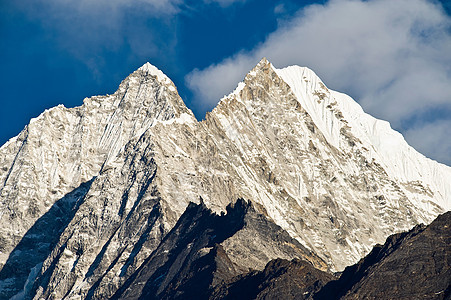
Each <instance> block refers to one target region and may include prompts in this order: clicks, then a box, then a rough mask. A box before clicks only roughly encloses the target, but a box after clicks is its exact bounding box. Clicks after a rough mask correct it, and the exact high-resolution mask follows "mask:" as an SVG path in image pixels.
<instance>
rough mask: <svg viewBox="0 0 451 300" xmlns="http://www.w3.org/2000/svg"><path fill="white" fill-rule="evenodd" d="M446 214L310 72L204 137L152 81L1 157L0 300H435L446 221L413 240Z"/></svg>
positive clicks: (212, 116) (444, 199)
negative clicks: (278, 299) (387, 280)
mask: <svg viewBox="0 0 451 300" xmlns="http://www.w3.org/2000/svg"><path fill="white" fill-rule="evenodd" d="M450 207H451V168H450V167H448V166H446V165H443V164H440V163H438V162H435V161H433V160H430V159H428V158H426V157H424V156H423V155H422V154H420V153H418V152H416V151H415V150H414V149H413V148H412V147H410V146H409V145H408V144H407V143H406V142H405V140H404V138H403V137H402V135H401V134H399V133H398V132H396V131H394V130H392V129H391V128H390V125H389V124H388V123H387V122H385V121H381V120H378V119H375V118H373V117H371V116H370V115H368V114H366V113H364V112H363V110H362V108H361V107H360V106H359V105H358V104H357V103H356V102H355V101H354V100H353V99H351V98H350V97H349V96H347V95H344V94H341V93H338V92H335V91H332V90H329V89H328V88H327V87H326V85H325V84H324V83H323V82H322V81H321V80H320V79H319V78H318V77H317V76H316V75H315V74H314V72H313V71H311V70H309V69H308V68H302V67H298V66H291V67H287V68H284V69H277V68H275V67H274V66H273V65H272V64H271V63H270V62H268V61H267V60H266V59H262V60H261V61H260V62H259V63H258V64H257V66H256V67H255V68H254V69H253V70H251V71H250V72H249V73H248V74H247V75H246V77H245V78H244V80H243V82H240V83H239V84H238V87H237V88H236V90H235V91H233V92H232V93H231V94H230V95H228V96H226V97H224V98H223V99H221V101H220V102H219V104H218V105H217V107H216V108H215V109H213V111H211V112H209V113H207V115H206V117H205V120H203V121H201V122H199V121H197V120H196V118H195V117H194V115H193V113H192V112H191V111H190V110H189V109H188V108H187V107H186V106H185V104H184V103H183V101H182V99H181V98H180V96H179V95H178V93H177V89H176V87H175V86H174V84H173V83H172V81H171V80H170V79H169V78H168V77H167V76H166V75H164V74H163V73H162V72H161V71H160V70H158V69H157V68H156V67H154V66H152V65H150V64H149V63H146V64H145V65H144V66H142V67H141V68H139V69H138V70H136V71H135V72H133V73H132V74H131V75H130V76H128V77H127V78H126V79H125V80H124V81H123V82H122V83H121V84H120V86H119V88H118V90H117V91H116V92H115V93H114V94H112V95H106V96H95V97H91V98H86V99H85V100H84V101H83V105H81V106H79V107H75V108H70V109H69V108H65V107H64V106H62V105H60V106H57V107H54V108H52V109H50V110H46V111H45V112H43V113H42V114H41V115H40V116H39V117H37V118H35V119H32V120H31V121H30V123H29V124H28V125H27V126H26V127H25V129H24V130H23V131H22V132H21V133H20V134H19V135H18V136H17V137H14V138H12V139H11V140H10V141H8V142H7V143H6V144H5V145H3V146H2V147H1V148H0V226H1V228H2V230H1V231H0V299H10V298H13V299H105V298H114V299H153V298H157V299H176V298H179V299H223V298H227V299H237V298H242V299H254V298H255V299H261V298H274V297H278V296H280V297H283V298H286V299H289V298H296V299H330V298H334V297H335V298H337V299H338V298H340V297H344V298H345V299H361V298H381V299H382V298H384V297H385V298H387V299H388V298H404V299H407V298H409V297H412V296H413V295H420V294H421V295H423V296H424V297H426V298H430V299H446V297H449V295H450V289H449V285H450V272H449V270H450V267H449V261H448V260H449V258H448V257H449V247H448V245H449V244H450V243H449V242H450V237H449V234H450V230H449V229H450V227H449V226H450V220H449V213H446V214H444V215H441V216H440V217H439V218H438V219H437V220H436V221H435V222H434V223H432V225H429V226H428V227H426V225H422V226H419V224H421V223H423V224H430V223H431V222H432V221H433V220H434V219H435V218H437V216H439V215H440V214H443V213H445V212H446V211H448V210H449V209H450ZM434 224H435V225H434ZM437 224H439V225H437ZM412 228H414V229H412ZM411 229H412V230H411ZM409 230H411V231H409ZM403 231H404V232H407V231H408V233H400V232H403ZM393 234H395V235H394V236H391V235H393ZM389 236H391V237H390V238H389V239H388V240H387V242H386V243H385V244H384V245H383V246H380V245H378V246H375V245H376V244H382V243H384V241H386V239H387V237H389ZM374 246H375V248H373V247H374ZM367 254H368V256H366V257H365V255H367ZM364 257H365V258H364ZM405 257H408V258H409V259H405ZM353 264H355V265H353ZM352 265H353V266H352ZM343 270H344V271H343ZM337 271H340V272H341V271H343V273H342V274H341V276H338V273H336V272H337ZM425 272H427V273H425ZM421 274H423V275H421ZM390 276H392V277H390ZM389 277H390V278H391V279H390V280H392V281H393V282H391V284H384V285H382V284H379V283H378V282H383V280H384V278H389ZM437 278H440V280H439V279H437ZM398 279H399V280H398ZM403 280H404V281H403ZM409 280H410V281H409ZM414 282H419V284H418V285H416V286H415V285H414ZM406 287H408V288H406ZM423 296H421V297H423ZM415 297H416V296H415ZM421 297H419V298H421Z"/></svg>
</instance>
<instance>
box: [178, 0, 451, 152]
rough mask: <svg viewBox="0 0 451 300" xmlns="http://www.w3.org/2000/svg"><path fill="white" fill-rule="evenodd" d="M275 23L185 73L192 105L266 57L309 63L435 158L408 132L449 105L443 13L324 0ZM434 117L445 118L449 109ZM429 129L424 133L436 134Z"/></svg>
mask: <svg viewBox="0 0 451 300" xmlns="http://www.w3.org/2000/svg"><path fill="white" fill-rule="evenodd" d="M280 24H281V25H280V26H279V28H278V29H277V30H276V31H275V32H273V33H272V34H270V35H269V36H268V37H267V39H266V41H265V42H263V43H262V44H261V45H259V46H257V47H256V48H255V49H253V50H252V51H249V52H240V53H237V54H235V55H234V56H233V57H230V58H227V59H225V60H223V61H222V62H220V63H217V64H214V65H211V66H210V67H208V68H206V69H204V70H194V71H193V72H191V73H190V74H188V75H187V77H186V82H187V85H188V86H189V87H190V88H191V89H192V90H193V91H194V92H195V94H196V96H197V98H198V99H199V102H200V105H203V106H207V107H212V106H213V105H214V104H215V103H216V102H217V100H218V99H219V98H221V97H222V96H223V95H224V94H227V93H229V92H230V91H231V90H233V88H234V86H233V82H235V85H236V82H238V81H240V80H242V78H243V77H244V75H245V74H246V72H247V71H248V70H249V69H250V68H251V67H252V66H253V65H254V64H255V63H256V62H257V61H258V60H259V59H260V58H261V57H263V56H266V57H268V59H269V60H270V61H271V62H273V63H274V64H275V65H276V66H277V67H283V66H287V65H292V64H298V65H302V66H308V67H310V68H312V69H313V70H315V72H317V73H318V74H319V75H320V77H321V78H322V79H323V80H324V81H325V82H326V84H328V86H329V87H331V88H333V89H336V90H339V91H343V92H346V93H348V94H350V95H352V96H353V97H354V98H356V99H357V100H358V101H359V102H360V104H361V105H362V106H363V107H364V109H365V110H366V111H367V112H369V113H370V114H372V115H375V116H376V117H379V118H382V119H386V120H389V121H390V122H391V123H392V125H394V126H395V127H396V128H399V129H403V130H407V129H409V131H408V132H409V135H408V137H407V139H408V141H409V142H411V143H412V144H413V146H415V147H417V148H418V149H423V150H424V151H428V152H424V153H425V154H426V155H428V156H432V157H437V156H436V153H432V152H431V150H430V149H429V148H428V147H425V146H424V145H423V144H422V143H423V142H422V140H421V139H420V138H414V137H415V136H420V134H418V135H416V134H415V130H417V129H418V130H420V129H419V127H418V126H419V125H418V124H420V123H418V122H421V124H423V126H422V128H428V125H429V123H428V120H427V119H426V116H429V117H430V114H431V111H437V110H448V111H450V112H451V55H449V53H451V34H450V32H451V30H450V28H451V27H450V24H451V20H450V17H449V16H448V15H446V14H445V13H444V12H443V10H442V8H441V7H440V6H439V5H438V4H437V3H435V2H431V1H427V0H396V1H393V0H372V1H360V0H332V1H330V2H328V3H327V4H325V5H312V6H309V7H307V8H305V9H303V10H302V11H299V12H298V14H297V15H296V16H295V17H294V18H292V19H291V20H288V21H283V20H281V22H280ZM440 117H441V118H442V119H443V118H444V119H446V120H445V121H443V122H447V121H449V120H451V116H450V115H449V114H448V115H446V116H443V115H441V116H440ZM414 121H415V122H417V123H415V122H414ZM440 124H442V123H440ZM431 126H432V125H431ZM441 128H443V127H441ZM431 135H432V136H431V137H430V138H429V140H430V139H432V138H434V139H435V141H437V142H438V141H439V140H440V138H441V136H440V135H439V134H434V133H431ZM428 143H429V144H431V142H430V141H429V142H428ZM432 144H434V143H432ZM444 149H445V150H443V151H445V152H446V151H449V148H448V150H446V147H445V148H444ZM443 155H448V156H451V153H450V152H448V153H447V154H446V153H445V154H443ZM443 155H442V158H443ZM437 158H438V157H437Z"/></svg>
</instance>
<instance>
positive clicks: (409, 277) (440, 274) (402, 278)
mask: <svg viewBox="0 0 451 300" xmlns="http://www.w3.org/2000/svg"><path fill="white" fill-rule="evenodd" d="M450 245H451V212H447V213H445V214H443V215H441V216H439V217H438V218H437V219H436V220H435V221H434V222H432V223H431V224H430V225H429V226H427V227H426V226H424V225H418V226H416V227H415V228H413V229H412V230H410V231H409V232H404V233H399V234H395V235H392V236H390V237H389V238H388V239H387V241H386V242H385V244H384V245H377V246H375V247H374V249H373V250H372V251H371V253H370V254H368V255H367V256H366V257H365V258H363V259H362V260H360V261H359V263H357V264H355V265H353V266H351V267H347V268H346V269H345V270H344V272H343V274H342V275H341V276H340V279H339V280H337V281H332V282H330V283H329V284H327V285H326V286H325V287H324V288H323V289H322V290H321V292H320V293H318V294H316V295H315V297H314V299H450V297H451V247H450Z"/></svg>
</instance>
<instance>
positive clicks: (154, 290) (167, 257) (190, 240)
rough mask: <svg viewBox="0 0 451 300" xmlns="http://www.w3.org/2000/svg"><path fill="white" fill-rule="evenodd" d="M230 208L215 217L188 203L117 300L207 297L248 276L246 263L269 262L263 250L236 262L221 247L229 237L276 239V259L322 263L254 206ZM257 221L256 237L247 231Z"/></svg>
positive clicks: (269, 243)
mask: <svg viewBox="0 0 451 300" xmlns="http://www.w3.org/2000/svg"><path fill="white" fill-rule="evenodd" d="M226 210H227V213H226V214H222V215H216V214H214V213H213V212H212V211H211V210H209V209H207V207H206V206H205V204H204V203H201V204H200V205H196V204H193V203H190V205H189V206H188V208H187V209H186V211H185V212H184V214H183V215H182V216H181V217H180V219H179V221H178V222H177V224H176V225H175V226H174V228H173V229H172V231H171V232H170V233H169V234H168V235H167V236H166V237H165V238H164V240H163V241H162V243H161V244H160V245H159V246H158V248H157V249H156V250H155V251H154V252H153V253H152V255H151V256H149V258H148V259H146V261H145V262H144V263H143V264H142V266H141V267H140V269H139V270H138V271H137V272H136V273H135V274H133V275H132V276H131V277H130V280H129V281H128V282H126V283H125V284H124V285H123V286H122V287H121V289H120V290H119V291H118V292H117V293H116V294H115V295H114V297H113V298H119V299H142V298H158V299H208V298H209V296H210V294H211V292H212V289H214V288H215V287H216V286H218V285H220V284H222V282H225V281H228V280H230V279H231V278H232V277H234V276H236V275H239V274H241V273H243V272H247V271H248V270H249V268H248V264H246V262H247V261H253V262H254V263H256V264H257V265H258V264H259V263H261V262H262V261H266V259H267V258H266V257H261V253H262V252H263V251H260V252H259V251H250V252H244V253H242V254H241V255H240V256H241V260H239V261H232V260H231V259H230V258H229V257H228V255H227V253H226V251H224V249H223V247H224V245H225V244H226V242H227V241H228V240H229V239H231V238H234V239H235V240H239V242H240V243H242V244H246V243H249V242H251V240H252V242H256V243H258V242H262V240H261V239H262V238H265V237H266V236H268V235H272V236H277V237H278V238H274V239H271V240H269V239H267V240H266V241H265V242H266V245H265V248H266V252H267V253H268V252H270V251H269V249H271V250H272V252H274V253H276V255H277V256H278V257H284V258H287V259H291V258H295V257H304V258H305V259H308V260H310V261H312V262H313V263H314V264H315V265H320V264H322V263H324V262H322V261H321V260H320V259H318V258H317V257H316V256H315V255H313V254H312V253H309V252H308V251H306V249H305V248H303V247H302V246H301V245H300V244H299V243H297V242H296V241H295V240H293V239H292V238H290V237H289V235H288V234H287V233H286V232H284V231H283V230H282V229H281V228H280V227H279V226H277V225H275V224H274V223H272V222H271V221H270V220H268V219H267V218H266V217H265V216H263V215H261V214H258V213H257V212H256V210H255V209H254V207H253V205H252V203H251V202H249V203H246V202H245V201H244V200H242V199H239V200H238V201H237V202H236V203H234V204H233V205H229V206H227V209H226ZM256 219H258V220H259V221H258V222H259V223H260V226H258V229H259V233H258V234H255V232H249V230H248V227H249V226H252V223H254V222H255V220H256ZM240 233H241V234H240ZM235 249H236V248H235ZM242 249H244V247H243V248H241V249H236V250H237V251H240V250H242ZM244 256H245V257H244ZM308 264H309V265H311V263H308ZM311 266H312V268H313V265H311ZM318 272H319V271H318Z"/></svg>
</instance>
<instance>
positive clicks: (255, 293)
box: [210, 259, 335, 299]
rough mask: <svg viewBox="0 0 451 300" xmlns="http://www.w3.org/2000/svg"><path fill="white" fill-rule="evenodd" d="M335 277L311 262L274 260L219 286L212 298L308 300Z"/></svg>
mask: <svg viewBox="0 0 451 300" xmlns="http://www.w3.org/2000/svg"><path fill="white" fill-rule="evenodd" d="M333 279H335V277H334V276H333V275H331V274H329V273H326V272H323V271H320V270H318V269H315V268H314V267H313V266H312V264H310V263H309V262H306V261H303V260H300V259H293V260H292V261H288V260H285V259H276V260H271V261H270V262H269V263H268V264H267V265H266V267H265V269H264V270H263V271H253V272H250V273H249V274H246V275H242V276H238V277H235V278H234V279H233V280H232V281H231V282H229V283H225V284H223V285H220V286H218V287H216V289H215V290H214V291H213V293H212V294H211V296H210V298H211V299H309V297H310V296H311V295H313V294H314V293H315V292H317V291H319V289H321V287H323V286H324V285H325V284H326V283H327V282H329V281H330V280H333Z"/></svg>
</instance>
